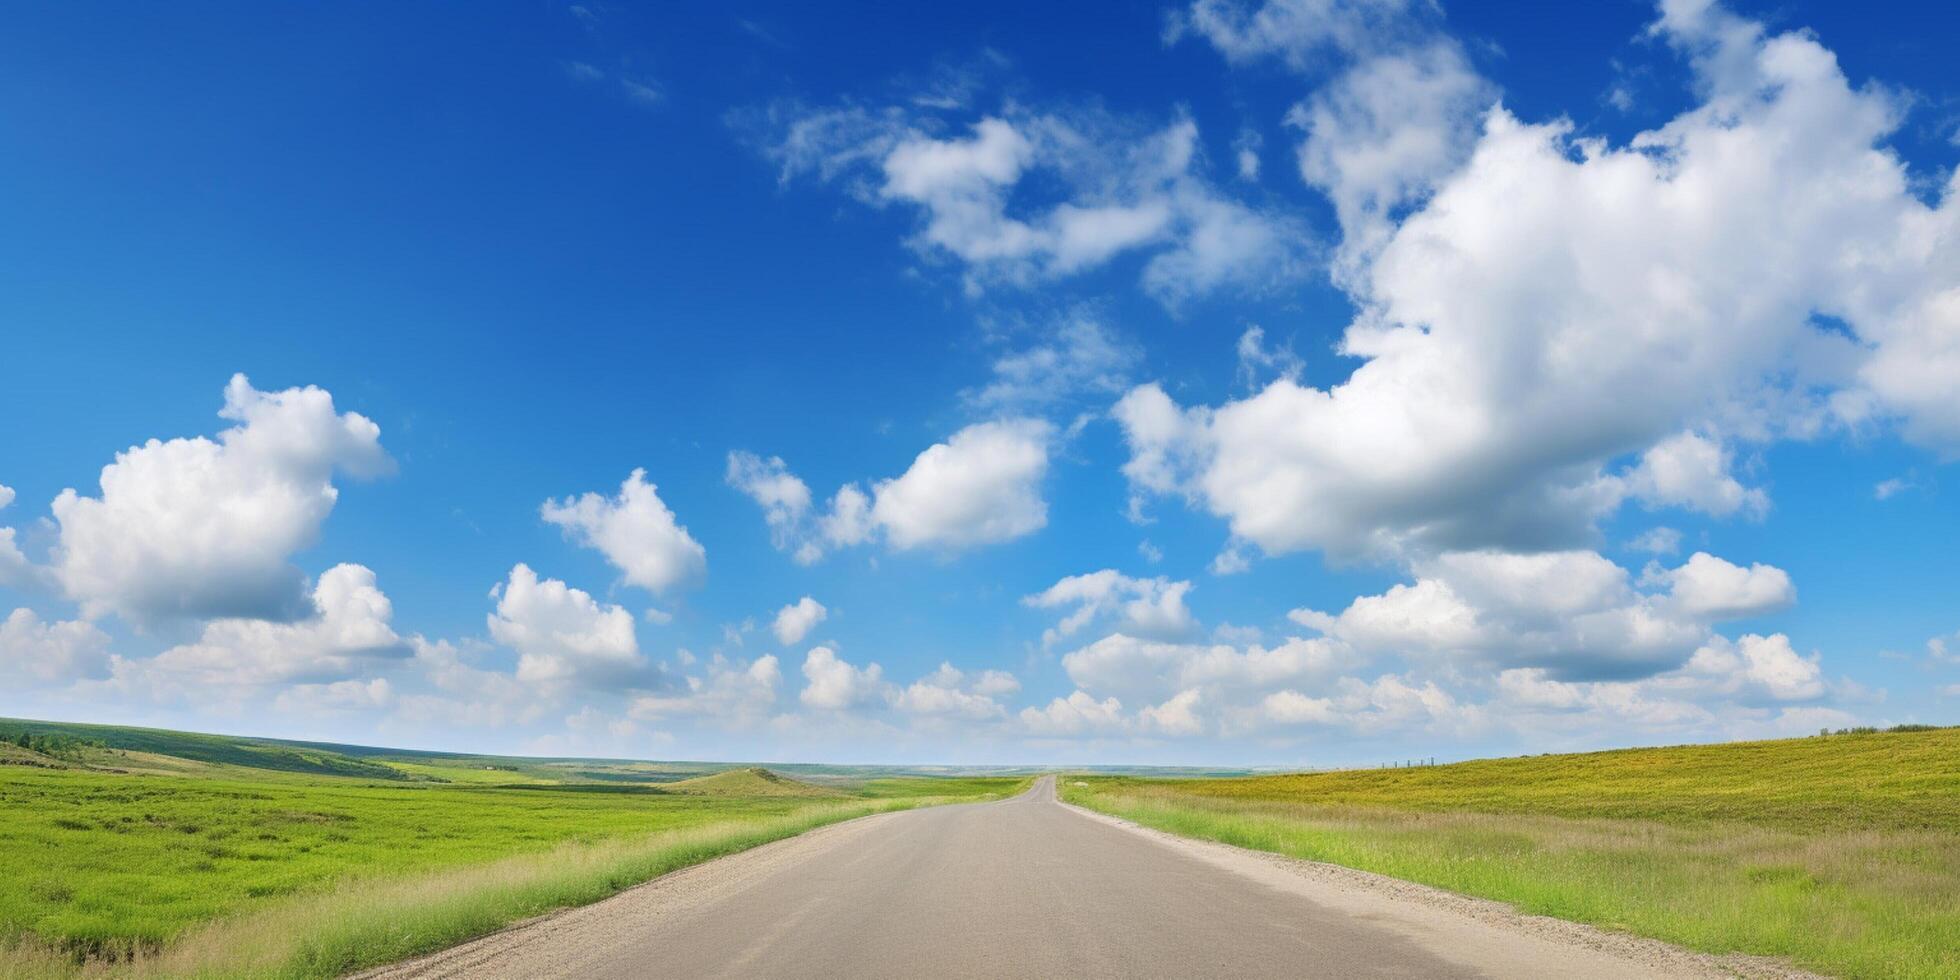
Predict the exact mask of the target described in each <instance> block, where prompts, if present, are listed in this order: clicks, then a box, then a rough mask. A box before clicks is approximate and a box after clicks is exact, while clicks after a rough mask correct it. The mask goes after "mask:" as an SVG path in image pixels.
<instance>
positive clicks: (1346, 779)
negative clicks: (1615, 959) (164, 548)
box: [1061, 731, 1960, 980]
mask: <svg viewBox="0 0 1960 980" xmlns="http://www.w3.org/2000/svg"><path fill="white" fill-rule="evenodd" d="M1955 734H1956V733H1953V732H1950V731H1949V732H1948V733H1933V734H1925V733H1921V734H1919V735H1918V736H1917V741H1915V740H1914V736H1907V735H1890V734H1878V735H1869V736H1853V737H1844V740H1843V741H1837V742H1836V744H1830V743H1832V742H1833V741H1834V740H1835V738H1836V737H1834V739H1818V740H1811V739H1805V740H1798V741H1795V742H1789V743H1756V744H1753V745H1748V746H1737V747H1730V746H1709V747H1702V748H1700V749H1698V750H1696V752H1694V753H1686V752H1683V751H1682V750H1669V749H1658V750H1640V751H1630V752H1620V753H1597V754H1590V755H1585V756H1565V757H1541V758H1538V759H1524V760H1501V762H1502V763H1504V765H1490V764H1485V763H1476V764H1468V765H1466V766H1465V767H1451V766H1442V767H1435V768H1433V769H1413V770H1389V771H1386V772H1374V771H1369V772H1346V773H1327V774H1317V775H1314V774H1309V775H1300V776H1284V777H1261V778H1255V779H1243V780H1193V781H1155V780H1137V779H1098V778H1093V777H1078V778H1069V779H1064V780H1063V781H1062V785H1061V788H1062V791H1063V798H1064V799H1066V800H1068V801H1069V802H1072V803H1076V804H1079V805H1082V806H1085V807H1088V808H1090V809H1093V810H1097V811H1100V812H1103V813H1108V814H1111V815H1114V816H1118V817H1122V818H1124V819H1127V820H1131V821H1134V822H1136V823H1139V824H1143V825H1144V826H1148V827H1153V828H1156V829H1159V830H1164V831H1168V832H1170V833H1175V834H1181V835H1184V836H1187V837H1196V838H1201V839H1206V840H1213V841H1218V842H1221V843H1225V844H1231V845H1234V846H1238V847H1244V848H1250V849H1254V850H1262V851H1270V852H1274V853H1278V854H1285V855H1288V856H1291V857H1297V858H1304V859H1307V860H1313V861H1323V862H1327V863H1330V864H1338V865H1343V866H1347V867H1352V868H1358V869H1361V870H1364V871H1373V872H1377V873H1380V874H1385V875H1390V876H1393V877H1396V878H1402V879H1406V880H1410V881H1416V882H1420V883H1423V884H1427V885H1433V886H1436V887H1440V888H1445V889H1448V890H1450V891H1454V892H1459V893H1462V894H1466V895H1474V896H1477V897H1481V898H1490V899H1496V900H1499V901H1503V902H1507V903H1510V904H1512V905H1514V906H1516V907H1518V908H1519V909H1520V910H1522V911H1525V912H1528V913H1533V914H1538V915H1548V916H1554V917H1557V918H1562V919H1568V920H1572V921H1577V922H1584V923H1589V924H1593V925H1598V926H1603V927H1606V928H1612V929H1619V930H1624V931H1628V932H1632V933H1636V934H1640V935H1644V936H1650V937H1653V938H1657V939H1662V940H1666V941H1669V942H1673V943H1677V944H1679V945H1682V946H1686V947H1689V948H1692V949H1697V950H1701V951H1704V952H1711V953H1728V952H1742V953H1748V954H1754V955H1762V956H1773V957H1782V958H1785V959H1787V960H1789V961H1791V962H1794V963H1797V964H1799V965H1801V966H1804V967H1806V968H1809V969H1813V970H1817V971H1819V972H1823V973H1827V974H1832V975H1838V976H1845V977H1859V978H1864V977H1873V978H1879V977H1883V978H1914V980H1917V978H1927V980H1931V978H1945V977H1954V976H1960V824H1956V823H1955V822H1953V820H1952V817H1953V811H1954V807H1955V806H1956V804H1960V780H1956V779H1955V766H1956V764H1957V762H1956V758H1955V756H1954V755H1953V754H1952V752H1951V750H1952V748H1953V746H1954V744H1955V742H1954V738H1955ZM1818 743H1822V744H1821V745H1820V744H1818ZM1724 750H1727V751H1724ZM1874 750H1883V751H1874ZM1833 751H1836V752H1842V753H1843V754H1844V755H1845V757H1846V759H1847V760H1849V759H1853V758H1855V759H1857V760H1858V761H1860V762H1861V763H1863V764H1864V765H1865V766H1866V768H1862V769H1860V768H1857V767H1852V766H1848V765H1847V766H1846V767H1845V768H1844V769H1843V771H1844V772H1845V773H1847V774H1848V777H1847V778H1844V779H1842V780H1839V781H1837V782H1835V783H1833V782H1830V781H1819V780H1803V779H1801V778H1793V777H1792V775H1791V771H1790V770H1789V768H1788V766H1786V765H1784V763H1788V765H1790V766H1800V767H1801V766H1815V765H1817V764H1818V763H1819V753H1828V752H1833ZM1670 753H1672V754H1670ZM1738 757H1740V758H1744V759H1747V760H1748V764H1747V769H1748V771H1747V772H1746V773H1737V772H1733V771H1730V770H1729V768H1728V767H1730V766H1732V765H1733V763H1734V761H1735V759H1736V758H1738ZM1884 758H1891V759H1899V760H1902V761H1903V763H1904V764H1901V765H1898V766H1896V767H1894V768H1893V769H1890V770H1887V769H1885V768H1878V767H1876V765H1875V764H1874V763H1873V760H1874V759H1884ZM1826 768H1827V769H1829V768H1832V767H1828V766H1827V767H1826ZM1450 770H1457V771H1455V772H1451V771H1450ZM1643 771H1644V772H1646V773H1647V774H1648V777H1647V778H1645V779H1635V780H1631V782H1638V783H1639V784H1640V785H1642V786H1644V787H1648V788H1647V789H1645V790H1643V792H1648V793H1651V794H1652V799H1651V800H1649V801H1647V803H1646V805H1644V806H1643V805H1641V804H1639V803H1637V802H1634V801H1632V800H1631V798H1629V797H1627V796H1626V795H1625V794H1617V795H1616V794H1615V793H1614V792H1612V790H1611V787H1612V786H1614V785H1615V784H1616V783H1617V782H1618V781H1619V780H1621V778H1622V777H1623V776H1624V775H1626V774H1628V773H1632V774H1635V775H1636V776H1637V775H1638V774H1639V773H1641V772H1643ZM1466 772H1467V773H1468V775H1466ZM1718 772H1719V773H1722V775H1721V776H1720V777H1719V778H1718V777H1717V776H1716V775H1715V774H1716V773H1718ZM1575 773H1577V774H1582V775H1574V774H1575ZM1588 781H1590V782H1592V783H1594V784H1595V787H1596V788H1595V792H1593V793H1592V794H1590V795H1589V794H1588V793H1587V792H1586V790H1585V783H1586V782H1588ZM1752 782H1761V783H1763V784H1765V786H1773V787H1774V790H1775V791H1774V792H1766V793H1765V794H1764V795H1762V796H1759V797H1753V798H1756V799H1760V800H1762V809H1761V811H1760V812H1759V813H1758V814H1757V816H1756V818H1752V816H1751V813H1752V811H1751V802H1750V801H1751V799H1752V787H1751V783H1752ZM1654 786H1665V787H1668V788H1667V789H1665V790H1654V789H1652V787H1654ZM1793 794H1799V795H1803V796H1806V797H1808V798H1809V799H1808V802H1809V803H1810V806H1809V807H1807V808H1805V807H1796V806H1793V805H1791V804H1790V798H1791V797H1792V795H1793ZM1358 800H1365V801H1366V802H1365V803H1364V802H1356V801H1358ZM1873 800H1885V801H1889V804H1888V805H1886V806H1884V807H1883V808H1882V809H1881V810H1878V811H1873V810H1871V809H1870V804H1871V802H1872V801H1873ZM1398 804H1399V805H1398ZM1602 810H1603V811H1607V812H1610V813H1612V814H1613V815H1611V816H1595V815H1591V814H1593V813H1597V812H1599V811H1602ZM1643 810H1644V812H1646V813H1648V814H1652V816H1641V815H1639V814H1640V813H1642V812H1643ZM1706 812H1719V813H1720V814H1721V817H1720V818H1718V819H1709V818H1706V817H1702V816H1697V814H1701V813H1706ZM1847 815H1848V817H1849V818H1848V819H1847V818H1845V817H1846V816H1847Z"/></svg>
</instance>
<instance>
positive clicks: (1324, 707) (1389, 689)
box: [1232, 674, 1473, 735]
mask: <svg viewBox="0 0 1960 980" xmlns="http://www.w3.org/2000/svg"><path fill="white" fill-rule="evenodd" d="M1472 714H1473V710H1472V709H1466V707H1465V706H1463V705H1461V704H1459V703H1458V702H1457V699H1456V698H1455V697H1454V696H1453V695H1451V694H1450V693H1449V692H1448V691H1445V690H1443V689H1442V688H1440V687H1438V686H1436V683H1435V682H1434V681H1423V682H1419V683H1417V682H1412V681H1410V680H1409V679H1407V678H1403V677H1399V676H1397V675H1395V674H1383V675H1382V676H1380V677H1377V678H1375V679H1374V680H1372V681H1363V680H1360V679H1357V678H1353V677H1344V678H1341V680H1340V681H1339V682H1338V683H1337V684H1336V685H1335V686H1334V690H1333V691H1332V692H1330V693H1329V694H1327V695H1325V696H1318V697H1314V696H1308V695H1305V694H1301V693H1300V692H1298V691H1294V690H1290V689H1289V690H1282V691H1275V692H1273V693H1272V694H1269V695H1267V696H1266V697H1265V698H1263V699H1261V700H1260V702H1259V704H1258V706H1257V707H1256V708H1255V709H1254V710H1252V711H1249V712H1241V713H1239V714H1238V715H1237V716H1236V717H1235V718H1234V719H1233V722H1232V723H1233V725H1234V726H1235V727H1240V728H1247V729H1256V728H1262V727H1268V726H1282V727H1284V726H1299V725H1312V726H1320V727H1327V728H1337V729H1344V730H1346V731H1349V732H1353V733H1355V734H1361V735H1375V734H1381V733H1385V732H1394V731H1436V730H1439V729H1441V730H1447V729H1450V728H1454V727H1460V726H1462V725H1463V724H1465V723H1466V722H1467V721H1469V720H1471V718H1470V716H1471V715H1472Z"/></svg>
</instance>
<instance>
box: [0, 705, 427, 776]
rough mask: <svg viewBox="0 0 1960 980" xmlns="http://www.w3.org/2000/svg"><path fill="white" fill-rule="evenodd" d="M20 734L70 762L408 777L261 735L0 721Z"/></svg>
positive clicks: (9, 735)
mask: <svg viewBox="0 0 1960 980" xmlns="http://www.w3.org/2000/svg"><path fill="white" fill-rule="evenodd" d="M23 737H25V739H26V740H27V741H29V742H30V743H33V742H36V741H37V740H39V741H45V742H47V743H50V747H49V748H47V749H44V750H42V752H43V754H46V755H50V756H53V757H55V758H57V759H61V760H62V761H64V762H68V763H71V764H81V765H90V766H94V767H96V768H114V767H115V766H116V764H117V760H116V759H115V758H114V757H113V756H109V757H104V756H102V755H101V754H100V753H101V750H104V749H111V750H118V751H121V752H137V753H145V754H150V755H160V756H170V757H173V758H177V759H189V760H191V761H193V762H206V763H213V764H217V765H232V766H246V767H249V768H252V769H270V770H273V771H275V772H298V773H307V774H309V775H315V776H357V777H361V778H364V779H389V780H406V779H409V778H411V777H410V776H409V774H408V773H406V772H403V771H402V770H400V769H396V768H394V767H392V766H386V765H381V764H379V763H374V762H367V761H364V760H361V759H356V758H354V757H352V756H349V755H345V754H342V753H339V752H331V751H327V750H325V749H317V748H311V747H307V746H303V745H298V744H290V743H280V742H275V741H270V740H264V739H250V738H238V737H235V736H230V735H201V734H197V733H194V732H173V731H166V730H164V729H160V728H126V727H123V726H120V725H84V724H78V723H74V722H58V721H18V720H14V719H0V741H5V742H13V743H16V744H18V742H19V740H21V739H22V738H23Z"/></svg>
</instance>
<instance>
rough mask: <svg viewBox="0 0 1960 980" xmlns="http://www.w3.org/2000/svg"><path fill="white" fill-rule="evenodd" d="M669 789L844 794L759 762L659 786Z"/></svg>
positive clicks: (714, 793) (721, 793) (713, 793)
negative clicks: (797, 778) (788, 774)
mask: <svg viewBox="0 0 1960 980" xmlns="http://www.w3.org/2000/svg"><path fill="white" fill-rule="evenodd" d="M660 788H661V790H663V791H665V792H668V793H681V794H685V795H687V796H809V797H841V796H843V795H844V794H843V793H839V792H837V791H836V790H833V789H825V788H824V787H822V786H813V785H811V784H809V783H806V782H803V781H801V780H796V779H791V778H789V777H788V776H784V775H781V774H780V773H774V772H770V771H769V770H767V769H763V768H761V767H758V766H750V767H749V768H747V769H730V770H727V771H726V772H718V773H715V774H714V775H712V776H696V777H695V778H693V779H683V780H681V781H680V782H677V783H667V784H666V785H664V786H661V787H660Z"/></svg>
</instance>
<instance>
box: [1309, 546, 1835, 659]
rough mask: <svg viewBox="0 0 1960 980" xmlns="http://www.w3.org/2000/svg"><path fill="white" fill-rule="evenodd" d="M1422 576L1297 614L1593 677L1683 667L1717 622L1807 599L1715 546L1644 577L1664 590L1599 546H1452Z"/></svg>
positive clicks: (1412, 643) (1406, 648)
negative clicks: (1523, 550)
mask: <svg viewBox="0 0 1960 980" xmlns="http://www.w3.org/2000/svg"><path fill="white" fill-rule="evenodd" d="M1414 573H1415V581H1414V582H1412V583H1409V584H1403V585H1396V586H1394V587H1392V588H1390V589H1389V590H1388V591H1387V592H1384V593H1381V594H1379V595H1372V596H1361V597H1359V598H1356V599H1355V600H1354V601H1353V602H1352V603H1350V604H1349V606H1348V607H1347V609H1345V610H1343V611H1342V612H1341V613H1340V614H1339V615H1329V614H1327V613H1322V612H1316V611H1314V610H1310V609H1298V610H1294V612H1293V613H1291V614H1290V615H1291V617H1292V618H1293V619H1294V620H1295V621H1296V622H1299V623H1301V624H1302V625H1305V626H1308V627H1311V628H1313V629H1317V630H1320V631H1322V632H1323V633H1325V634H1326V635H1327V636H1329V637H1333V638H1337V639H1339V640H1341V641H1343V642H1345V643H1347V644H1350V645H1351V646H1352V647H1353V648H1354V649H1356V650H1358V651H1362V652H1364V653H1371V654H1384V655H1398V656H1402V657H1405V658H1410V659H1412V660H1414V661H1417V662H1426V663H1429V664H1432V665H1443V664H1450V663H1464V664H1479V665H1494V666H1497V667H1500V668H1501V667H1536V668H1542V669H1544V670H1546V671H1548V672H1549V674H1550V676H1553V677H1556V678H1559V679H1579V680H1587V679H1599V678H1628V677H1645V676H1651V675H1653V674H1655V673H1658V672H1661V671H1665V670H1669V669H1673V668H1676V667H1678V666H1680V665H1681V664H1682V663H1684V662H1685V661H1687V660H1688V658H1689V657H1690V656H1691V655H1692V654H1693V652H1694V651H1695V650H1696V649H1697V648H1698V647H1700V646H1702V645H1703V644H1705V643H1708V642H1709V641H1710V639H1711V637H1712V636H1713V633H1712V630H1711V624H1712V623H1714V622H1717V621H1720V620H1725V619H1734V618H1740V617H1744V616H1752V615H1758V614H1761V613H1763V612H1767V611H1770V610H1773V609H1777V608H1781V607H1783V606H1786V605H1788V604H1789V603H1791V602H1794V601H1795V598H1796V593H1795V590H1794V588H1793V587H1792V586H1791V584H1790V579H1789V576H1788V575H1787V574H1785V573H1784V572H1783V570H1781V569H1778V568H1775V567H1772V566H1769V565H1761V564H1758V565H1755V566H1752V567H1750V568H1747V569H1744V568H1740V567H1738V566H1736V565H1732V564H1730V563H1728V562H1726V561H1723V560H1722V559H1720V558H1716V557H1714V556H1712V555H1708V554H1705V553H1697V554H1696V555H1694V556H1693V557H1691V558H1690V559H1689V560H1688V561H1687V562H1686V563H1685V564H1683V565H1681V566H1680V567H1678V568H1675V569H1656V570H1655V571H1653V572H1651V573H1649V575H1647V576H1644V577H1643V580H1642V584H1645V585H1650V586H1665V587H1666V590H1665V591H1642V590H1641V589H1638V588H1636V587H1635V583H1634V582H1633V581H1632V577H1631V576H1629V575H1628V574H1627V572H1626V570H1625V569H1623V568H1620V567H1619V566H1618V565H1615V564H1613V563H1612V562H1611V561H1608V560H1607V559H1605V558H1603V557H1601V556H1600V555H1598V554H1596V553H1594V552H1589V551H1565V552H1547V553H1539V554H1509V553H1503V552H1494V551H1478V552H1450V553H1446V554H1443V555H1440V556H1437V557H1436V558H1433V559H1427V560H1423V561H1419V562H1417V563H1415V565H1414Z"/></svg>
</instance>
